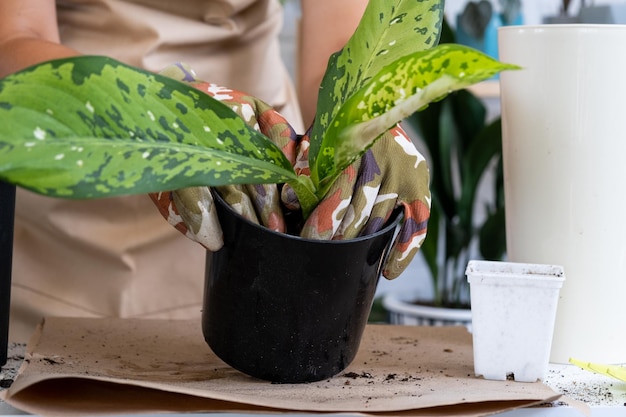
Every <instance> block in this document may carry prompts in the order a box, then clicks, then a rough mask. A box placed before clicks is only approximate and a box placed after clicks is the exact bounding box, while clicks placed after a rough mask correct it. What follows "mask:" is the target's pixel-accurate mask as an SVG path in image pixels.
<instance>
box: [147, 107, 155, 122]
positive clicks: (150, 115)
mask: <svg viewBox="0 0 626 417" xmlns="http://www.w3.org/2000/svg"><path fill="white" fill-rule="evenodd" d="M147 114H148V117H149V118H150V120H152V121H153V122H154V121H156V117H154V114H153V113H152V112H151V111H150V110H148V113H147Z"/></svg>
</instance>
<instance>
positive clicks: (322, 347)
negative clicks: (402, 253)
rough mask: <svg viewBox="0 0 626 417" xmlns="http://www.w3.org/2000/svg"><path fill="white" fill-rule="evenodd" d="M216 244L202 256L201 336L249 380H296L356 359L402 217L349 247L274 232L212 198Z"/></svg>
mask: <svg viewBox="0 0 626 417" xmlns="http://www.w3.org/2000/svg"><path fill="white" fill-rule="evenodd" d="M216 206H217V210H218V211H217V212H218V216H219V220H220V223H221V226H222V229H223V231H224V240H225V242H224V247H223V248H222V249H220V250H219V251H217V252H215V253H210V252H208V253H207V268H206V284H205V296H204V309H203V314H202V330H203V333H204V337H205V339H206V341H207V343H208V344H209V346H210V347H211V349H212V350H213V351H214V352H215V354H216V355H217V356H218V357H220V358H221V359H222V360H223V361H224V362H226V363H227V364H229V365H230V366H232V367H233V368H235V369H238V370H239V371H241V372H244V373H246V374H248V375H251V376H253V377H256V378H260V379H264V380H268V381H272V382H279V383H300V382H312V381H319V380H322V379H325V378H329V377H331V376H333V375H336V374H338V373H339V372H341V371H342V370H343V369H345V368H346V367H347V366H348V365H349V364H350V362H352V360H353V359H354V356H355V355H356V352H357V350H358V347H359V343H360V341H361V336H362V334H363V330H364V329H365V325H366V324H367V319H368V316H369V312H370V309H371V306H372V302H373V298H374V294H375V291H376V285H377V283H378V279H379V276H380V273H381V269H382V265H383V261H384V258H385V256H386V254H387V253H388V249H389V247H390V244H391V241H392V238H393V235H394V231H395V228H396V226H397V224H398V223H399V221H400V219H401V215H400V214H398V215H396V216H394V219H393V222H392V223H391V224H389V225H387V226H386V227H385V228H384V229H383V230H381V231H380V232H378V233H376V234H372V235H369V236H365V237H362V238H358V239H353V240H347V241H321V240H309V239H302V238H299V237H297V236H291V235H287V234H282V233H276V232H273V231H271V230H269V229H267V228H265V227H262V226H259V225H256V224H253V223H251V222H249V221H247V220H246V219H244V218H243V217H241V216H239V215H237V214H236V213H234V212H233V211H232V210H231V209H230V207H229V206H228V205H226V203H224V202H223V200H221V199H220V198H219V197H217V198H216Z"/></svg>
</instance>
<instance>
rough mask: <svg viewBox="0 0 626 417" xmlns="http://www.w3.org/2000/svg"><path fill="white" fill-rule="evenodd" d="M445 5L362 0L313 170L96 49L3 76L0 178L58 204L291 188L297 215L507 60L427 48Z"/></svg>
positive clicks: (312, 157)
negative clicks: (389, 138)
mask: <svg viewBox="0 0 626 417" xmlns="http://www.w3.org/2000/svg"><path fill="white" fill-rule="evenodd" d="M442 19H443V2H442V1H440V0H370V2H369V5H368V7H367V9H366V11H365V13H364V16H363V18H362V21H361V23H360V24H359V27H358V28H357V30H356V31H355V33H354V35H353V36H352V38H351V39H350V40H349V42H348V43H347V45H346V46H345V47H344V48H343V49H342V50H341V51H340V52H338V53H336V54H334V55H333V56H332V57H331V59H330V61H329V65H328V69H327V72H326V75H325V77H324V80H323V82H322V84H321V86H320V96H319V100H318V106H317V116H316V120H315V122H314V125H313V126H312V131H311V138H310V139H311V148H310V150H309V162H310V168H311V175H310V177H309V176H303V175H296V173H295V172H294V170H293V168H292V166H291V164H290V163H289V161H288V160H287V159H286V158H285V157H284V155H283V154H282V152H281V151H280V149H279V148H278V147H276V146H275V145H274V144H273V143H272V142H271V141H270V140H269V139H268V138H267V137H265V136H264V135H262V134H261V133H259V132H257V131H255V130H254V129H252V128H250V127H248V126H247V125H246V123H245V122H244V121H243V120H242V119H241V118H239V117H238V116H237V115H236V114H235V113H234V112H233V111H232V110H231V109H229V108H228V107H227V106H225V105H224V104H222V103H220V102H219V101H217V100H215V99H213V98H211V97H210V96H208V95H206V94H204V93H201V92H199V91H198V90H196V89H194V88H193V87H191V86H189V85H187V84H185V83H181V82H178V81H175V80H172V79H170V78H167V77H164V76H160V75H158V74H153V73H150V72H146V71H142V70H139V69H136V68H133V67H129V66H127V65H124V64H122V63H120V62H117V61H115V60H112V59H109V58H105V57H94V56H83V57H73V58H68V59H61V60H55V61H49V62H45V63H42V64H39V65H36V66H34V67H31V68H28V69H25V70H23V71H21V72H19V73H16V74H13V75H10V76H8V77H6V78H4V79H2V80H0V179H2V180H5V181H8V182H11V183H15V184H17V185H19V186H22V187H24V188H27V189H30V190H32V191H35V192H38V193H41V194H44V195H49V196H56V197H64V198H75V199H83V198H96V197H106V196H115V195H122V194H139V193H148V192H155V191H163V190H175V189H180V188H185V187H190V186H199V185H209V186H220V185H225V184H260V183H288V184H290V185H291V186H292V187H293V189H294V191H295V192H296V194H297V196H298V198H299V200H300V204H301V207H302V209H303V214H304V216H305V217H306V216H307V215H308V213H310V212H311V211H312V209H313V208H314V207H315V206H316V205H317V203H318V202H319V201H320V200H321V198H322V197H323V196H324V195H325V193H326V192H327V190H328V189H329V187H330V185H331V184H332V183H333V181H334V180H335V179H336V178H337V176H338V175H339V174H340V173H341V172H342V171H343V170H344V169H345V168H347V167H348V166H349V165H350V164H351V163H353V162H354V161H355V160H356V159H357V158H359V157H361V156H362V155H363V153H364V152H365V151H366V150H367V149H368V148H369V147H370V146H371V145H372V144H373V142H374V141H375V140H376V139H377V138H378V137H379V136H381V135H382V134H383V133H384V132H385V131H387V130H388V129H389V128H391V127H392V126H393V125H394V124H395V123H397V122H398V121H400V120H401V119H403V118H404V117H406V116H408V115H409V114H411V113H413V112H415V111H417V110H419V109H420V108H423V107H424V106H426V105H427V104H428V103H429V102H431V101H433V100H436V99H439V98H441V97H443V96H445V95H446V94H448V93H449V92H451V91H453V90H458V89H461V88H465V87H467V86H469V85H471V84H474V83H476V82H479V81H482V80H484V79H487V78H490V77H492V76H493V75H495V74H497V73H498V72H500V71H502V70H506V69H512V68H514V66H511V65H506V64H503V63H500V62H498V61H496V60H494V59H492V58H490V57H488V56H486V55H484V54H482V53H480V52H478V51H475V50H472V49H469V48H466V47H462V46H459V45H440V46H435V45H436V44H437V42H438V39H439V31H440V29H441V22H442Z"/></svg>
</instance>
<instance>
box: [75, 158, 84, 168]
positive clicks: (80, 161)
mask: <svg viewBox="0 0 626 417" xmlns="http://www.w3.org/2000/svg"><path fill="white" fill-rule="evenodd" d="M76 165H78V166H79V167H81V168H82V166H83V161H82V160H81V159H79V160H78V161H76Z"/></svg>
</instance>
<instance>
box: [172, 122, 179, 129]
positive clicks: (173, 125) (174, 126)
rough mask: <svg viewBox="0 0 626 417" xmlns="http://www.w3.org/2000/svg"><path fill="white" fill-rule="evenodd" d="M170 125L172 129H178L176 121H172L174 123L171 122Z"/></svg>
mask: <svg viewBox="0 0 626 417" xmlns="http://www.w3.org/2000/svg"><path fill="white" fill-rule="evenodd" d="M172 127H173V128H174V129H178V128H179V127H180V126H179V125H178V123H176V122H174V123H172Z"/></svg>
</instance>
